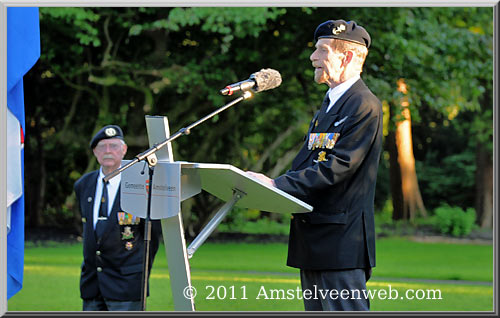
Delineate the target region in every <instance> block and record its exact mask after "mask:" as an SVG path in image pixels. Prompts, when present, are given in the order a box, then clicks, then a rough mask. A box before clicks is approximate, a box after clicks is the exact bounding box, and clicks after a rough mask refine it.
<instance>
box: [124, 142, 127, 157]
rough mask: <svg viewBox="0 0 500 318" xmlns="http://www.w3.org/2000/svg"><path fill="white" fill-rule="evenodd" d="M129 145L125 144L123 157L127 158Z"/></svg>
mask: <svg viewBox="0 0 500 318" xmlns="http://www.w3.org/2000/svg"><path fill="white" fill-rule="evenodd" d="M127 149H128V147H127V144H123V156H124V157H125V155H126V154H127Z"/></svg>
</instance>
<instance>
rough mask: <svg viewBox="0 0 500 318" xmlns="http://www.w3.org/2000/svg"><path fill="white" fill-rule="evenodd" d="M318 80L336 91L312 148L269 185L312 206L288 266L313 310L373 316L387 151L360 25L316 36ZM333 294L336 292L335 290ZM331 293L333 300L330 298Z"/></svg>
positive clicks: (317, 119)
mask: <svg viewBox="0 0 500 318" xmlns="http://www.w3.org/2000/svg"><path fill="white" fill-rule="evenodd" d="M314 40H315V42H316V49H315V51H314V52H313V53H312V54H311V56H310V60H311V61H312V66H313V67H314V68H315V71H314V80H315V82H316V83H318V84H327V85H328V87H329V89H328V91H327V93H326V95H325V98H324V100H323V103H322V105H321V108H320V110H319V111H318V112H317V113H316V114H315V116H314V117H313V119H312V121H311V123H310V126H309V131H308V132H307V135H306V138H305V140H306V141H305V143H304V145H303V146H302V149H301V150H300V151H299V153H298V154H297V156H296V157H295V159H294V160H293V162H292V166H291V169H290V170H288V171H287V172H286V173H285V174H283V175H281V176H279V177H277V178H276V179H274V180H273V179H270V178H268V177H266V176H265V175H262V174H259V173H255V172H248V173H249V174H250V175H251V176H253V177H255V178H258V179H260V180H261V181H263V182H265V183H267V184H269V185H273V186H276V187H277V188H279V189H281V190H283V191H285V192H287V193H289V194H291V195H293V196H295V197H297V198H299V199H301V200H303V201H304V202H307V203H309V204H310V205H312V206H313V211H312V212H310V213H304V214H296V215H292V220H291V224H290V236H289V243H288V260H287V265H288V266H291V267H296V268H299V269H300V278H301V284H302V289H303V291H306V290H310V291H311V293H312V297H306V296H307V295H306V294H304V296H305V297H304V305H305V309H306V310H328V311H333V310H349V311H358V310H369V307H370V302H369V299H367V297H364V294H363V290H365V291H366V282H367V281H368V279H369V278H370V276H371V268H372V267H374V266H375V229H374V228H375V226H374V197H375V184H376V178H377V170H378V164H379V159H380V152H381V147H382V106H381V103H380V101H379V99H378V98H377V97H376V96H375V95H374V94H373V93H372V92H371V91H370V90H369V89H368V87H367V86H366V85H365V84H364V82H363V80H361V78H360V74H361V72H362V68H363V64H364V61H365V58H366V56H367V54H368V48H369V47H370V42H371V38H370V35H369V34H368V32H367V31H366V30H365V29H364V28H363V27H361V26H360V25H358V24H357V23H356V22H354V21H348V22H347V21H344V20H329V21H326V22H324V23H321V24H320V25H319V26H318V27H317V28H316V30H315V32H314ZM332 290H333V291H332ZM323 295H325V297H323Z"/></svg>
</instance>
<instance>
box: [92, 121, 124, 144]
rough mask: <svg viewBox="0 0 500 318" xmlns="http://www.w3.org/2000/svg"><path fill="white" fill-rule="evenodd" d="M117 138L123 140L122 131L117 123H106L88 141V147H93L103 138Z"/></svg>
mask: <svg viewBox="0 0 500 318" xmlns="http://www.w3.org/2000/svg"><path fill="white" fill-rule="evenodd" d="M110 138H118V139H121V140H123V131H122V129H121V128H120V127H119V126H117V125H107V126H104V127H102V128H101V130H99V131H98V132H97V133H96V134H95V135H94V137H92V140H91V141H90V148H92V149H94V148H95V146H96V145H97V143H98V142H99V141H101V140H103V139H110Z"/></svg>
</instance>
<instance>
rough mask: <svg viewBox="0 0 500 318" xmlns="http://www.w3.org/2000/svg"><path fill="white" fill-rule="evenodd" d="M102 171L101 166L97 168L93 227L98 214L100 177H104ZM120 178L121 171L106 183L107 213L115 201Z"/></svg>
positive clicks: (101, 184) (101, 183) (100, 194)
mask: <svg viewBox="0 0 500 318" xmlns="http://www.w3.org/2000/svg"><path fill="white" fill-rule="evenodd" d="M104 176H105V175H104V173H103V172H102V167H101V169H99V176H98V177H97V185H96V187H95V195H94V229H95V225H96V224H97V217H98V216H99V206H100V205H101V197H102V186H103V182H102V178H104ZM121 179H122V175H121V173H119V174H118V175H117V176H116V177H113V178H111V179H109V184H108V215H109V213H110V212H111V209H112V208H113V203H114V202H115V198H116V194H117V193H118V187H119V186H120V181H121Z"/></svg>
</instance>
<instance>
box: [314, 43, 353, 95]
mask: <svg viewBox="0 0 500 318" xmlns="http://www.w3.org/2000/svg"><path fill="white" fill-rule="evenodd" d="M332 41H334V40H333V39H319V40H318V42H316V50H314V52H313V53H312V54H311V56H310V57H309V58H310V60H311V62H312V66H313V67H314V81H315V82H316V83H318V84H321V83H326V84H327V85H328V86H330V87H335V86H337V85H338V84H340V83H341V79H342V73H343V71H344V70H345V67H344V66H345V63H344V57H345V55H344V54H343V53H341V52H338V51H336V50H334V49H333V48H332V46H331V45H330V44H331V43H332Z"/></svg>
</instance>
